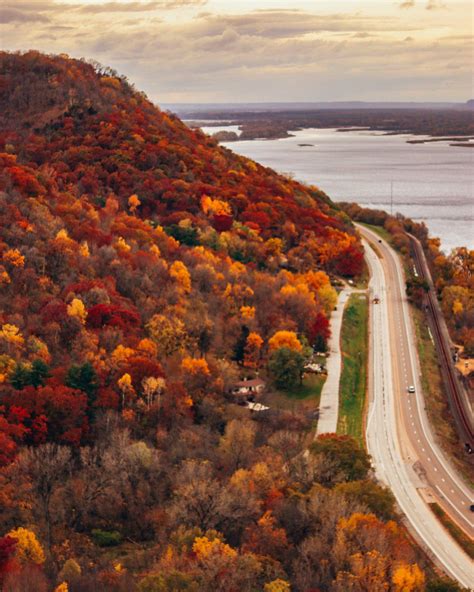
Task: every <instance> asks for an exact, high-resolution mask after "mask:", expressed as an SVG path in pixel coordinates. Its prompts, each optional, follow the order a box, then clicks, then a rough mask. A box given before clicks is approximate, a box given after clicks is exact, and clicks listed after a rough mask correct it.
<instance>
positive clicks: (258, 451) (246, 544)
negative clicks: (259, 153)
mask: <svg viewBox="0 0 474 592" xmlns="http://www.w3.org/2000/svg"><path fill="white" fill-rule="evenodd" d="M0 121H1V133H0V152H1V154H0V167H1V168H0V504H1V507H2V512H1V517H0V588H2V589H4V590H19V589H21V590H23V591H24V592H30V591H31V592H33V591H35V592H39V591H40V592H43V591H44V592H46V591H50V590H53V589H55V588H56V586H58V588H57V590H62V591H64V590H66V589H69V590H70V591H71V592H89V591H92V590H98V589H100V590H104V591H105V592H109V591H115V590H117V591H124V590H127V591H132V592H133V591H140V592H147V591H150V592H151V591H160V592H172V591H175V590H183V591H184V590H187V591H189V592H197V591H198V590H199V591H201V590H202V591H207V590H209V591H211V590H212V591H215V592H224V591H225V592H237V591H240V592H253V591H255V590H265V591H266V592H274V591H285V592H287V591H289V590H290V586H291V590H296V591H306V590H310V589H313V590H316V589H319V590H321V591H323V592H324V591H329V590H341V591H342V590H347V589H349V588H350V589H352V588H354V586H356V584H357V586H359V588H360V589H366V588H367V586H372V587H371V589H374V590H375V589H377V590H379V589H380V590H382V589H383V590H390V591H392V590H393V591H395V590H396V591H399V590H402V589H403V590H408V589H410V590H413V591H414V590H420V591H421V590H422V589H423V583H424V578H425V576H424V573H423V571H422V570H421V569H420V568H419V566H418V565H417V563H416V562H417V555H416V552H415V550H414V549H413V548H412V546H411V544H410V542H409V541H408V539H407V538H406V536H405V534H404V532H403V530H402V529H400V528H399V527H398V526H397V525H396V524H395V523H394V522H391V521H389V519H390V518H393V517H395V514H394V508H393V499H392V497H391V495H390V493H389V492H387V491H386V490H384V489H383V488H381V487H380V486H379V485H377V484H376V483H375V482H373V481H372V480H371V478H370V473H369V470H370V462H369V459H368V457H367V455H366V453H365V452H364V451H363V450H360V449H359V448H358V446H357V444H356V443H355V441H353V440H352V439H351V438H348V437H339V436H334V435H333V436H330V435H329V436H326V437H324V438H320V439H318V440H317V441H316V442H315V443H314V444H313V445H312V448H311V454H309V455H303V454H302V452H303V450H305V449H306V448H307V446H308V445H309V444H308V442H312V441H313V436H312V433H311V431H312V428H313V425H312V416H311V417H309V416H308V415H307V414H305V413H299V412H298V411H296V410H285V407H284V406H283V408H281V410H280V411H277V409H276V401H277V400H281V399H282V398H283V399H285V394H284V392H282V391H285V389H289V388H293V387H295V385H296V384H297V383H299V378H300V376H301V374H302V369H303V365H304V364H305V362H306V360H307V359H308V356H309V355H310V354H311V352H312V348H311V346H314V347H317V348H323V347H324V346H325V341H326V339H327V337H328V334H329V330H328V316H329V315H330V313H331V310H332V309H333V307H334V305H335V301H336V293H335V290H334V288H333V286H332V285H331V281H330V279H331V278H332V277H335V276H337V275H354V274H357V273H358V272H360V271H361V267H362V265H363V259H362V250H361V245H360V243H359V240H358V238H357V237H356V236H355V234H354V231H353V229H352V226H351V224H350V221H349V219H348V218H347V217H346V216H345V215H344V214H342V213H341V212H340V211H339V210H338V209H337V208H336V207H335V206H334V205H333V204H332V203H331V202H330V200H329V199H328V198H327V197H326V196H325V195H324V194H323V193H321V192H320V191H318V190H317V189H315V188H307V187H304V186H302V185H300V184H298V183H296V182H294V181H291V180H288V179H287V178H285V177H282V176H280V175H277V174H276V173H274V172H273V171H271V170H270V169H266V168H263V167H261V166H259V165H257V164H256V163H254V162H251V161H250V160H247V159H245V158H242V157H239V156H236V155H234V154H232V153H231V152H230V151H228V150H225V149H223V148H219V147H218V146H217V145H216V143H215V142H214V141H213V140H212V139H210V138H208V137H206V136H205V135H203V134H202V133H200V132H195V131H191V130H189V129H188V128H187V127H186V126H185V125H184V124H183V123H182V122H181V121H180V120H179V119H178V118H176V117H174V116H172V115H170V114H167V113H163V112H161V111H159V110H158V109H157V108H156V107H154V106H153V105H152V104H151V103H150V102H149V101H148V100H146V98H145V97H144V96H143V95H141V94H140V93H137V92H136V91H134V90H133V88H132V87H131V86H130V85H129V84H128V83H127V82H126V81H125V80H124V79H122V78H120V77H118V76H117V75H116V73H115V72H112V71H108V70H104V69H101V68H100V67H99V66H92V65H89V64H87V63H84V62H82V61H77V60H72V59H69V58H67V57H64V56H60V57H50V56H44V55H41V54H39V53H37V52H29V53H26V54H24V55H16V54H15V55H12V54H5V53H4V54H0ZM256 376H259V377H260V378H262V377H263V378H264V380H265V382H266V385H267V387H266V388H267V390H268V393H267V394H268V395H269V397H270V403H269V405H270V406H271V410H270V413H268V414H258V413H257V414H253V415H252V413H251V411H249V410H248V409H245V408H243V407H241V406H239V405H236V404H235V402H236V399H235V397H234V395H233V394H232V389H233V387H235V386H236V383H237V382H238V381H239V380H240V379H243V378H246V377H249V378H254V377H256ZM272 397H277V399H272ZM278 398H279V399H278ZM285 400H286V399H285ZM273 401H275V404H274V403H273ZM366 574H369V575H366ZM369 577H370V584H369V583H368V581H366V580H367V578H369ZM364 578H365V579H364ZM407 579H408V580H409V581H410V582H412V583H413V586H412V587H410V588H407V587H406V586H405V587H403V586H404V585H405V584H404V582H406V581H407ZM374 582H375V583H374ZM359 588H357V589H359ZM354 589H355V588H354Z"/></svg>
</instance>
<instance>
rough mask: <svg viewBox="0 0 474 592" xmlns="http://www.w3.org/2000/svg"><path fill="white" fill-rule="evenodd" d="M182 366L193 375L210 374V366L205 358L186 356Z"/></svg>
mask: <svg viewBox="0 0 474 592" xmlns="http://www.w3.org/2000/svg"><path fill="white" fill-rule="evenodd" d="M181 368H182V369H183V370H184V371H185V372H187V373H188V374H191V375H192V376H198V375H201V376H209V366H208V365H207V362H206V360H205V359H204V358H184V360H183V361H182V362H181Z"/></svg>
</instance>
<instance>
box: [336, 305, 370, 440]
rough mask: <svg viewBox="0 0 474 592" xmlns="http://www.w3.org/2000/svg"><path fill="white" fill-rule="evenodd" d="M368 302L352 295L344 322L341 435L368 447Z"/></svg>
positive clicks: (342, 337)
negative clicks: (345, 435) (365, 423)
mask: <svg viewBox="0 0 474 592" xmlns="http://www.w3.org/2000/svg"><path fill="white" fill-rule="evenodd" d="M368 310H369V306H368V301H367V297H366V296H365V295H363V294H352V295H351V297H350V298H349V301H348V303H347V305H346V309H345V311H344V317H343V322H342V336H341V350H342V373H341V382H340V385H339V418H338V422H337V433H338V434H348V435H350V436H353V437H354V438H356V440H358V442H359V443H360V445H361V446H362V447H364V446H365V443H364V442H365V441H364V435H363V425H364V408H365V396H366V386H367V352H368V326H367V323H368Z"/></svg>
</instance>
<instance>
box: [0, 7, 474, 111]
mask: <svg viewBox="0 0 474 592" xmlns="http://www.w3.org/2000/svg"><path fill="white" fill-rule="evenodd" d="M472 35H473V8H472V3H471V2H470V1H460V2H455V1H451V0H372V1H367V0H330V1H327V0H292V1H284V0H254V1H252V2H251V1H248V0H234V1H231V0H133V1H132V0H113V1H112V0H105V1H104V0H55V1H53V0H0V48H1V49H4V50H9V51H17V50H20V51H24V50H28V49H37V50H40V51H44V52H46V53H67V54H69V55H70V56H72V57H84V58H86V59H94V60H97V61H99V62H100V63H102V64H104V65H107V66H111V67H112V68H115V69H116V70H117V71H118V72H119V73H120V74H125V75H126V76H127V77H128V78H129V79H130V81H131V82H133V83H134V84H135V86H136V87H137V88H138V89H139V90H143V91H145V92H146V93H147V95H148V96H149V98H150V99H152V100H153V101H155V102H158V103H160V102H161V103H178V102H190V103H201V102H202V103H206V102H212V103H217V102H273V101H274V102H280V101H285V102H288V101H350V100H363V101H462V102H464V101H466V100H467V99H470V98H473V97H474V90H473V74H472V72H473V69H474V53H473V43H472Z"/></svg>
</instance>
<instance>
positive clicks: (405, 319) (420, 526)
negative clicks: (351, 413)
mask: <svg viewBox="0 0 474 592" xmlns="http://www.w3.org/2000/svg"><path fill="white" fill-rule="evenodd" d="M359 230H360V232H361V234H362V236H363V237H365V238H366V239H368V240H370V241H371V242H372V243H374V244H375V248H376V249H377V251H378V254H379V255H381V258H379V256H378V255H377V254H376V253H375V251H374V250H373V249H372V248H371V247H370V245H369V244H368V243H367V242H365V245H364V246H365V248H366V257H367V262H368V264H369V267H370V270H371V282H370V289H371V293H372V295H375V294H376V295H378V296H379V297H380V303H379V304H372V306H371V315H370V322H371V331H370V339H371V348H370V350H371V355H370V364H371V367H370V369H369V401H370V407H369V415H368V419H367V433H366V437H367V445H368V449H369V453H370V454H371V456H372V461H373V464H374V468H375V471H376V474H377V476H378V478H379V479H380V480H381V481H383V482H384V483H386V484H387V485H388V486H389V487H390V489H391V490H392V491H393V493H394V495H395V498H396V500H397V503H398V505H399V506H400V508H401V510H402V512H403V513H404V514H405V516H406V518H407V520H408V522H409V524H410V526H411V530H412V532H413V533H414V534H415V536H416V538H417V539H418V540H419V541H420V542H421V543H422V544H423V546H424V547H425V548H426V549H427V551H428V553H429V554H430V555H431V556H432V558H433V559H434V560H435V561H436V562H437V563H438V564H439V565H440V566H442V567H443V568H444V570H445V571H446V573H448V574H449V575H450V576H451V577H453V578H454V579H456V580H458V581H459V583H461V584H462V585H463V586H465V587H467V588H469V587H471V586H472V585H473V582H474V564H473V562H472V561H471V559H470V558H469V557H468V555H467V554H466V553H465V552H464V551H463V550H462V549H461V548H460V547H459V546H458V545H457V543H456V542H455V541H454V540H453V539H452V538H451V537H450V536H449V535H448V534H447V532H446V530H445V529H444V528H443V526H442V525H441V524H440V522H439V521H438V519H437V518H436V517H435V515H434V514H433V513H432V511H431V510H430V508H429V506H428V505H427V503H426V501H427V500H428V501H430V500H433V501H437V502H438V503H439V504H440V505H441V506H442V507H443V509H445V511H446V512H448V513H449V514H450V516H451V517H452V518H453V519H455V520H456V522H457V523H458V524H459V525H460V526H461V527H462V528H463V529H464V530H465V531H466V533H468V534H470V536H471V537H472V536H473V535H474V524H473V520H474V514H473V513H471V512H470V511H469V505H470V504H471V503H473V502H474V499H473V498H474V496H473V494H472V491H470V490H469V488H468V487H467V486H466V485H465V484H464V482H463V481H462V480H461V479H460V478H459V477H458V476H457V475H456V473H455V472H454V470H453V469H452V467H451V466H450V465H449V463H448V461H447V460H446V458H445V457H444V455H443V454H442V452H441V450H440V449H439V448H438V446H437V445H436V443H435V442H434V439H433V435H432V433H431V429H430V426H429V424H428V420H427V416H426V411H425V408H424V399H423V394H422V392H421V384H420V373H419V364H418V357H417V354H416V347H415V341H414V329H413V327H412V321H411V318H410V313H409V309H408V303H407V300H406V296H405V281H404V276H403V271H402V267H401V263H400V259H399V257H398V255H397V254H396V253H395V252H394V251H393V250H392V249H391V247H389V245H388V244H387V243H385V241H382V242H379V240H380V238H379V236H378V235H376V234H375V233H373V232H372V231H370V230H368V229H366V228H364V227H362V226H359ZM409 385H414V386H415V389H416V392H415V393H414V394H409V393H408V392H407V387H408V386H409Z"/></svg>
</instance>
